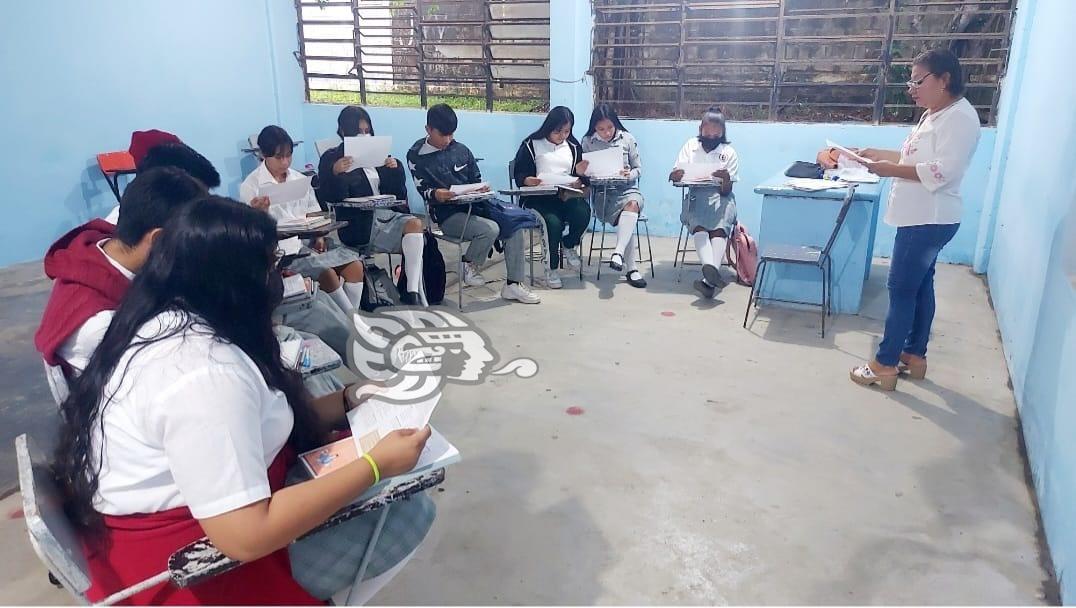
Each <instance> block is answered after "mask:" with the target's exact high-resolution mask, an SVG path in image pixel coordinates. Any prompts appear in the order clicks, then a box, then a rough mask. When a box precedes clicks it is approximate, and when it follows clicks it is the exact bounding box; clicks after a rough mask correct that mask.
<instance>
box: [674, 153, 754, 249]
mask: <svg viewBox="0 0 1076 608" xmlns="http://www.w3.org/2000/svg"><path fill="white" fill-rule="evenodd" d="M688 163H716V164H717V166H718V168H719V169H725V170H727V171H728V172H729V178H730V179H731V180H732V181H733V182H736V181H737V180H739V167H740V161H739V158H738V157H737V155H736V150H735V149H733V147H732V146H731V145H729V144H718V146H717V147H716V148H714V149H713V150H710V151H709V152H707V151H706V150H705V149H703V147H702V142H700V141H699V138H698V137H692V138H691V139H689V140H687V142H686V143H685V144H684V146H683V147H682V148H681V149H680V154H679V155H678V156H677V158H676V166H677V167H681V168H682V167H683V166H684V165H687V164H688ZM680 221H681V222H682V223H683V224H684V225H685V226H687V228H688V230H691V229H693V228H695V227H696V226H700V227H702V228H703V229H705V230H709V231H714V230H724V231H725V235H726V237H728V236H732V228H733V227H734V226H735V225H736V195H735V194H733V193H732V192H729V193H728V194H727V195H722V194H721V189H720V188H718V187H717V186H716V185H713V186H710V185H703V186H691V187H690V188H688V195H687V201H686V205H685V207H684V209H683V210H682V211H681V213H680Z"/></svg>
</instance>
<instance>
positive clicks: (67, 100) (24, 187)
mask: <svg viewBox="0 0 1076 608" xmlns="http://www.w3.org/2000/svg"><path fill="white" fill-rule="evenodd" d="M274 21H275V22H276V23H275V24H274ZM294 23H295V17H294V9H293V8H292V7H291V3H290V2H283V1H278V0H232V1H229V2H219V1H213V0H184V1H183V2H163V1H142V0H109V1H108V2H83V1H80V0H42V1H39V2H27V3H22V4H19V6H18V7H17V8H15V9H14V10H7V11H5V14H4V18H3V19H0V46H2V47H3V51H2V53H0V87H2V89H3V95H0V133H3V137H4V140H5V141H6V142H7V143H6V145H4V146H0V180H2V183H3V184H5V187H4V192H3V194H2V195H0V210H2V212H3V217H4V219H5V221H4V222H3V223H2V224H0V266H2V265H7V264H11V263H14V262H20V261H25V260H33V259H39V258H40V257H41V256H42V254H43V253H44V252H45V249H46V248H47V247H48V245H49V244H50V243H51V242H52V241H53V240H54V239H55V238H56V237H57V236H59V235H60V234H62V233H63V232H65V231H66V230H68V229H70V228H71V227H73V226H75V225H77V224H79V223H81V222H84V221H86V220H88V219H90V218H92V217H96V216H100V215H104V214H106V213H107V212H108V211H109V210H110V209H111V208H112V206H113V205H115V199H114V198H113V196H112V193H111V191H110V190H109V189H108V186H107V184H106V183H105V181H104V178H102V177H101V176H100V172H99V171H97V168H96V160H95V158H94V155H95V154H96V153H98V152H107V151H113V150H125V149H126V148H127V145H128V143H129V142H130V136H131V131H134V130H141V129H147V128H160V129H165V130H168V131H171V132H173V133H176V134H177V135H179V136H180V137H181V138H182V139H183V140H184V141H186V142H188V143H190V144H191V145H192V146H194V147H195V148H196V149H198V150H199V151H200V152H202V153H203V154H205V155H206V156H207V157H209V159H210V160H212V161H213V163H214V164H215V165H216V166H217V169H218V170H219V171H220V172H221V174H222V178H223V181H224V185H223V187H222V188H221V191H222V192H223V193H226V194H237V193H238V183H239V181H240V180H241V179H242V177H243V174H244V172H245V171H247V170H249V169H250V168H251V166H252V164H251V163H252V162H253V161H252V159H251V158H250V157H246V158H244V155H243V154H242V153H241V152H240V151H239V150H240V148H241V147H242V146H241V144H242V143H243V141H244V140H245V138H246V137H247V136H248V135H250V134H251V133H255V132H257V130H258V129H260V128H261V127H262V126H264V125H266V124H269V123H272V122H278V121H279V122H281V123H282V124H283V126H284V127H285V128H288V129H291V130H293V131H294V132H296V133H301V132H302V125H301V124H299V123H298V120H299V117H300V105H299V104H301V101H302V96H303V93H302V84H301V82H302V81H301V79H296V78H295V75H294V74H295V73H297V72H298V67H297V65H296V63H295V60H294V59H292V58H291V57H288V56H286V55H284V54H283V52H282V49H281V48H278V47H277V46H271V45H273V44H275V41H273V40H272V39H271V36H270V33H271V32H272V31H274V30H275V29H276V28H277V27H280V26H281V24H282V27H283V31H288V32H290V37H291V39H290V40H288V39H286V38H281V39H280V41H281V43H282V44H283V46H286V47H288V48H294V45H295V40H294V38H295V35H294V31H295V29H294ZM270 25H273V26H274V27H272V28H270ZM285 61H288V62H290V66H289V65H287V64H286V63H284V62H285ZM274 64H279V66H281V67H282V68H287V67H290V68H294V69H292V70H291V71H290V72H289V73H288V76H289V77H288V78H279V77H277V75H276V74H275V72H274V69H273V68H274ZM285 81H286V82H285ZM284 85H286V86H284ZM278 87H280V88H281V90H282V94H281V95H280V96H279V97H278V95H277V88H278ZM296 87H298V89H297V92H296Z"/></svg>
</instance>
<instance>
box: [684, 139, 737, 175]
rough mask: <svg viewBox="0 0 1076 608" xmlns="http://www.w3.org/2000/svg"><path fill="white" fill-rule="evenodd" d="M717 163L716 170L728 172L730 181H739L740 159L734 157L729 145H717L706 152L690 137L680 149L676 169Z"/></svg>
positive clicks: (697, 140) (733, 149) (700, 143)
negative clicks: (691, 165) (689, 165)
mask: <svg viewBox="0 0 1076 608" xmlns="http://www.w3.org/2000/svg"><path fill="white" fill-rule="evenodd" d="M702 163H717V166H718V168H720V169H724V170H726V171H728V172H729V178H730V179H731V180H732V181H734V182H735V181H739V179H740V157H739V156H737V155H736V149H735V148H733V147H732V145H731V144H718V145H717V147H716V148H714V149H713V150H710V151H709V152H707V151H706V150H705V149H704V148H703V147H702V142H700V141H699V138H698V137H692V138H691V139H689V140H687V141H686V142H685V143H684V147H683V148H680V154H679V155H677V157H676V166H675V168H677V169H683V168H684V165H688V164H702Z"/></svg>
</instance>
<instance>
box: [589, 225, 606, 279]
mask: <svg viewBox="0 0 1076 608" xmlns="http://www.w3.org/2000/svg"><path fill="white" fill-rule="evenodd" d="M601 230H602V239H601V244H600V245H598V277H597V278H599V279H600V278H602V261H603V260H602V254H603V253H605V222H604V221H602V222H601ZM587 263H588V264H589V263H590V262H587Z"/></svg>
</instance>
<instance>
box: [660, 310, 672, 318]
mask: <svg viewBox="0 0 1076 608" xmlns="http://www.w3.org/2000/svg"><path fill="white" fill-rule="evenodd" d="M661 316H663V317H675V316H676V313H675V312H673V311H671V310H663V311H661Z"/></svg>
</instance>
